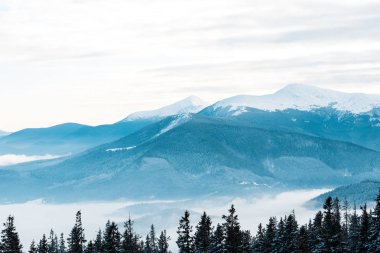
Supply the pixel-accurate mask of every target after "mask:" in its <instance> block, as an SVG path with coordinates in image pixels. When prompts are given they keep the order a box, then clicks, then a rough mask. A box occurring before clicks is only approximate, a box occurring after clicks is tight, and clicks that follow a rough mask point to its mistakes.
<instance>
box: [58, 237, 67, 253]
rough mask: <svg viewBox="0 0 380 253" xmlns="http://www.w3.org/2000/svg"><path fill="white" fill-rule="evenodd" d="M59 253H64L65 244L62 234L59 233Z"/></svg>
mask: <svg viewBox="0 0 380 253" xmlns="http://www.w3.org/2000/svg"><path fill="white" fill-rule="evenodd" d="M58 252H59V253H66V243H65V239H64V237H63V233H61V235H60V237H59V248H58Z"/></svg>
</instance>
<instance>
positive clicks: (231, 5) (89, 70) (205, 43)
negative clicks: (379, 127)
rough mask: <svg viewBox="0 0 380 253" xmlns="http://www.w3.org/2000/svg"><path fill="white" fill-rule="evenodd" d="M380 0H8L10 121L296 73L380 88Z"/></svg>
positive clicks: (160, 100)
mask: <svg viewBox="0 0 380 253" xmlns="http://www.w3.org/2000/svg"><path fill="white" fill-rule="evenodd" d="M379 27H380V2H379V1H378V0H357V1H352V0H351V1H350V0H336V1H333V0H315V1H309V0H287V1H275V0H266V1H256V0H228V1H227V0H191V1H189V0H49V1H46V0H28V1H24V0H0V129H2V130H8V131H15V130H18V129H21V128H25V127H41V126H49V125H53V124H58V123H63V122H79V123H86V124H101V123H111V122H114V121H117V120H120V119H122V118H124V117H125V116H126V115H128V114H129V113H131V112H134V111H137V110H145V109H151V108H155V107H159V106H163V105H166V104H168V103H171V102H174V101H176V100H179V99H181V98H184V97H186V96H189V95H197V96H199V97H201V98H203V99H205V100H206V101H209V102H214V101H216V100H218V99H221V98H225V97H229V96H233V95H236V94H264V93H270V92H273V91H275V90H277V89H279V88H281V87H282V86H285V85H286V84H289V83H304V84H311V85H316V86H320V87H325V88H333V89H336V90H343V91H361V92H366V93H380V82H379V81H380V28H379Z"/></svg>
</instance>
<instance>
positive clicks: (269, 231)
mask: <svg viewBox="0 0 380 253" xmlns="http://www.w3.org/2000/svg"><path fill="white" fill-rule="evenodd" d="M276 226H277V221H276V218H275V217H270V218H269V222H268V224H267V226H266V229H265V235H264V248H263V252H264V253H268V252H272V251H273V250H274V246H275V242H274V240H275V237H276Z"/></svg>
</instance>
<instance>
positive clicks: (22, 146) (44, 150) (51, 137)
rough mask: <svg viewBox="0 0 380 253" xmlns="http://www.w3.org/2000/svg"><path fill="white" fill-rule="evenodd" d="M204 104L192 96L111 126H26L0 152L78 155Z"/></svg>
mask: <svg viewBox="0 0 380 253" xmlns="http://www.w3.org/2000/svg"><path fill="white" fill-rule="evenodd" d="M204 107H205V102H203V101H202V100H201V99H199V98H197V97H194V96H192V97H188V98H185V99H183V100H181V101H178V102H176V103H174V104H171V105H168V106H165V107H162V108H159V109H156V110H153V111H144V112H136V113H133V114H131V115H129V116H128V117H127V118H125V119H124V120H122V121H120V122H116V123H114V124H109V125H100V126H87V125H81V124H76V123H66V124H61V125H57V126H52V127H47V128H30V129H24V130H21V131H18V132H15V133H13V134H10V135H8V136H5V137H2V138H0V154H26V155H44V154H56V155H66V154H75V153H78V152H81V151H84V150H86V149H88V148H91V147H95V146H97V145H100V144H103V143H107V142H111V141H114V140H117V139H119V138H122V137H124V136H127V135H129V134H131V133H133V132H135V131H137V130H139V129H141V128H143V127H145V126H147V125H149V124H152V123H154V122H157V121H159V120H162V119H163V118H165V117H167V116H170V115H175V114H178V113H191V112H198V111H199V110H201V109H203V108H204Z"/></svg>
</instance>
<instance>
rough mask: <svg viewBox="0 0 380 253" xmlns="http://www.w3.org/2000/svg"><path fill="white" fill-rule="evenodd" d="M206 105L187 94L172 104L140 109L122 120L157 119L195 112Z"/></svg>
mask: <svg viewBox="0 0 380 253" xmlns="http://www.w3.org/2000/svg"><path fill="white" fill-rule="evenodd" d="M206 106H207V103H206V102H205V101H203V100H202V99H201V98H199V97H197V96H189V97H187V98H184V99H182V100H180V101H177V102H175V103H173V104H170V105H167V106H164V107H161V108H159V109H156V110H152V111H141V112H135V113H132V114H130V115H129V116H128V117H127V118H125V119H124V120H123V121H132V120H143V119H159V118H164V117H168V116H172V115H177V114H187V113H197V112H199V111H201V110H202V109H203V108H205V107H206Z"/></svg>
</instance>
